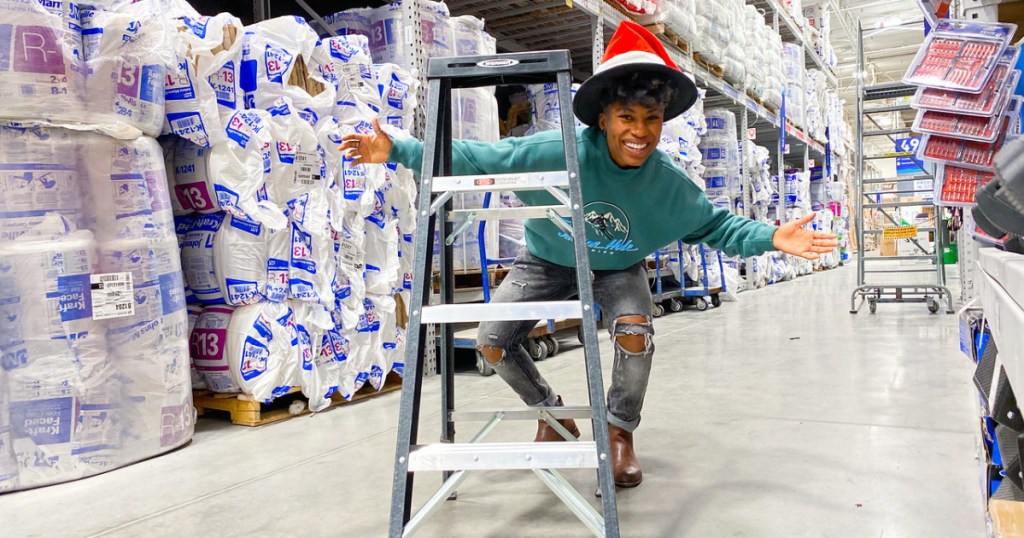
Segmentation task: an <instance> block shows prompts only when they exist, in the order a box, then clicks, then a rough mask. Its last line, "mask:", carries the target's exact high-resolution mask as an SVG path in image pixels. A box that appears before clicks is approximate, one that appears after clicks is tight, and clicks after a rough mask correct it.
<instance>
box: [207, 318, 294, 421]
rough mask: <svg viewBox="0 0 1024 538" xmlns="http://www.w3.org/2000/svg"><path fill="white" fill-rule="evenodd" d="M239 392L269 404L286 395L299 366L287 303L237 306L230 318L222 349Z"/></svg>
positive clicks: (292, 319) (292, 323)
mask: <svg viewBox="0 0 1024 538" xmlns="http://www.w3.org/2000/svg"><path fill="white" fill-rule="evenodd" d="M225 352H226V355H227V362H228V366H229V371H230V372H231V375H232V377H233V378H234V381H235V382H236V383H237V384H238V386H239V387H240V388H241V389H242V392H244V393H246V394H250V395H252V397H253V398H254V399H256V400H259V401H270V400H273V399H274V398H276V397H278V396H280V395H282V394H284V393H286V392H288V391H289V390H290V389H291V383H292V381H293V380H294V379H295V376H296V371H297V369H298V368H299V367H300V364H299V362H300V352H299V332H298V328H297V327H296V322H295V313H294V311H293V310H292V309H291V308H290V307H289V305H288V304H287V303H269V302H267V303H258V304H254V305H248V306H240V307H238V308H236V309H235V311H234V313H232V315H231V322H230V323H229V324H228V330H227V346H226V348H225Z"/></svg>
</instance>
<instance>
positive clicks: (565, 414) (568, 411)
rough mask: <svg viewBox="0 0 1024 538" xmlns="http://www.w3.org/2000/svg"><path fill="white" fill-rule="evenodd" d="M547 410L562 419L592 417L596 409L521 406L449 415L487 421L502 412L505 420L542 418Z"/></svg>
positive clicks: (460, 418) (467, 419) (459, 412)
mask: <svg viewBox="0 0 1024 538" xmlns="http://www.w3.org/2000/svg"><path fill="white" fill-rule="evenodd" d="M544 411H547V412H548V414H550V415H551V417H552V418H555V419H558V420H562V419H566V418H591V417H592V416H594V411H593V410H592V409H591V408H589V407H587V406H584V405H575V406H568V405H567V406H564V407H525V408H523V407H520V408H518V409H473V410H466V411H452V412H451V413H449V415H448V416H449V417H451V419H452V420H453V421H464V422H473V421H485V420H491V419H492V418H494V417H495V415H498V414H500V415H501V418H502V419H504V420H541V417H540V415H541V413H542V412H544Z"/></svg>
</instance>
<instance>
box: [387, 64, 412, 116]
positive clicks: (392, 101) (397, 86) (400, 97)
mask: <svg viewBox="0 0 1024 538" xmlns="http://www.w3.org/2000/svg"><path fill="white" fill-rule="evenodd" d="M408 95H409V85H408V84H406V83H405V82H402V81H401V80H400V79H399V78H398V75H396V74H394V73H392V74H391V82H390V83H389V84H388V92H387V100H388V105H389V106H391V107H392V108H396V109H398V110H403V109H404V108H405V105H404V103H405V99H406V97H408Z"/></svg>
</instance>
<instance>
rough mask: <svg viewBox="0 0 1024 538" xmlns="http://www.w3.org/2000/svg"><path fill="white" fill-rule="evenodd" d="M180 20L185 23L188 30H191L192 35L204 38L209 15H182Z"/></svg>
mask: <svg viewBox="0 0 1024 538" xmlns="http://www.w3.org/2000/svg"><path fill="white" fill-rule="evenodd" d="M181 22H182V23H184V24H185V26H186V27H187V28H188V30H189V31H190V32H192V35H194V36H196V37H198V38H199V39H204V38H206V27H207V26H208V25H209V23H210V18H209V17H197V18H192V17H182V18H181Z"/></svg>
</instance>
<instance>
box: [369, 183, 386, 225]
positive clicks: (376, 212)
mask: <svg viewBox="0 0 1024 538" xmlns="http://www.w3.org/2000/svg"><path fill="white" fill-rule="evenodd" d="M373 199H374V203H373V213H370V215H369V216H368V217H366V220H368V221H370V222H372V223H373V224H375V225H377V227H378V228H380V229H381V230H383V229H384V226H385V225H387V220H386V217H385V215H384V193H383V192H381V191H373Z"/></svg>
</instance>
